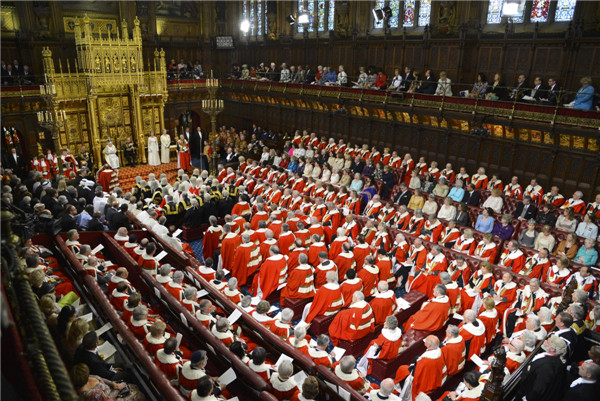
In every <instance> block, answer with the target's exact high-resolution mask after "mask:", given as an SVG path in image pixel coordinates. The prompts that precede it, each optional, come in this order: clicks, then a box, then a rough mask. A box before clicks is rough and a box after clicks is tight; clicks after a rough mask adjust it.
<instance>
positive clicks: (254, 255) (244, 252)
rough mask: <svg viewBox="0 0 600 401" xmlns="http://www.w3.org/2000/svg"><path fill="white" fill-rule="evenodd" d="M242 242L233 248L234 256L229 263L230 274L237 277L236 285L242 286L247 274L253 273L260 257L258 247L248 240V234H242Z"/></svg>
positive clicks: (244, 283)
mask: <svg viewBox="0 0 600 401" xmlns="http://www.w3.org/2000/svg"><path fill="white" fill-rule="evenodd" d="M241 238H242V243H241V245H240V246H239V247H238V248H237V249H236V250H235V257H234V258H233V261H232V264H231V275H232V276H233V277H235V278H237V279H238V285H239V286H240V287H241V286H244V285H246V282H247V281H248V276H250V275H251V274H253V273H254V272H255V271H256V269H258V266H260V262H261V261H262V257H261V255H260V252H259V249H258V247H257V246H256V245H255V244H254V243H253V242H252V241H251V240H250V236H249V235H248V234H242V235H241Z"/></svg>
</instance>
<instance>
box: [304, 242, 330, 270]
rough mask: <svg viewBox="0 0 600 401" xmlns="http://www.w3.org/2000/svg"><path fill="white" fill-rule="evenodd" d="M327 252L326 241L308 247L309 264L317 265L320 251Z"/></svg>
mask: <svg viewBox="0 0 600 401" xmlns="http://www.w3.org/2000/svg"><path fill="white" fill-rule="evenodd" d="M321 252H325V253H327V247H326V246H325V243H324V242H315V243H313V244H311V245H310V246H309V247H308V264H309V265H311V266H317V265H318V264H319V253H321Z"/></svg>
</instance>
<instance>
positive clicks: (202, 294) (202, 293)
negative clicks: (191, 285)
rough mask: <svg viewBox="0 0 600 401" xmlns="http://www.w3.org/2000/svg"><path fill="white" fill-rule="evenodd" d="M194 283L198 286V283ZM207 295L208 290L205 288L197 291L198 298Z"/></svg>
mask: <svg viewBox="0 0 600 401" xmlns="http://www.w3.org/2000/svg"><path fill="white" fill-rule="evenodd" d="M196 285H197V286H198V287H200V283H198V282H196ZM207 295H208V291H206V290H200V291H198V298H202V297H205V296H207Z"/></svg>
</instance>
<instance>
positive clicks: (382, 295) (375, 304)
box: [369, 281, 398, 324]
mask: <svg viewBox="0 0 600 401" xmlns="http://www.w3.org/2000/svg"><path fill="white" fill-rule="evenodd" d="M377 290H378V291H377V293H376V294H375V296H374V298H373V299H372V300H371V301H370V302H369V304H370V305H371V308H372V309H373V314H374V315H375V324H383V323H384V322H385V318H386V317H388V316H391V315H393V314H394V312H396V309H397V308H398V306H397V304H396V294H394V291H392V290H390V289H389V287H388V284H387V283H386V282H385V281H380V282H379V284H378V285H377Z"/></svg>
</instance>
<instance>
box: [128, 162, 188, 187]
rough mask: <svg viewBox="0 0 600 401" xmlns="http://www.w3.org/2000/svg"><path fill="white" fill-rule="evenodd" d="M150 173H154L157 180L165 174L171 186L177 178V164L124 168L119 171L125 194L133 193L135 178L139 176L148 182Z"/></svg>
mask: <svg viewBox="0 0 600 401" xmlns="http://www.w3.org/2000/svg"><path fill="white" fill-rule="evenodd" d="M150 173H154V175H155V176H156V179H157V180H158V179H159V177H160V175H161V174H162V173H165V174H166V175H167V180H168V181H169V184H172V183H173V182H174V181H175V177H177V162H171V163H168V164H161V165H160V166H150V165H148V164H144V165H138V166H136V167H122V168H120V169H119V187H121V189H122V190H123V192H128V191H131V189H132V188H133V187H134V186H135V177H137V176H138V175H139V176H140V177H142V178H143V179H144V180H148V174H150Z"/></svg>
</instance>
